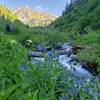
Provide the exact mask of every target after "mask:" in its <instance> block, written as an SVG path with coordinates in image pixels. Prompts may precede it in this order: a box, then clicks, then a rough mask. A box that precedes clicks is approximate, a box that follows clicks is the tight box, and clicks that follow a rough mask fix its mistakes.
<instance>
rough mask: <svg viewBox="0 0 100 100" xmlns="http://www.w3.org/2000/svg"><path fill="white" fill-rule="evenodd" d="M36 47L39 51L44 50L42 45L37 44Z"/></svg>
mask: <svg viewBox="0 0 100 100" xmlns="http://www.w3.org/2000/svg"><path fill="white" fill-rule="evenodd" d="M36 48H37V50H38V51H40V52H44V51H45V48H44V47H43V46H42V45H38V46H37V47H36Z"/></svg>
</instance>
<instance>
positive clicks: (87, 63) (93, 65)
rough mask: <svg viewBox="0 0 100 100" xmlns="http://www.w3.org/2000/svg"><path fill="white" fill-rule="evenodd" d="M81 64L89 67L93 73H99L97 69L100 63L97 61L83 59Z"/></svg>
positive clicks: (86, 67)
mask: <svg viewBox="0 0 100 100" xmlns="http://www.w3.org/2000/svg"><path fill="white" fill-rule="evenodd" d="M81 64H82V66H83V68H85V69H87V70H88V71H89V72H91V73H92V74H93V75H98V71H97V66H98V64H96V63H95V62H91V61H87V60H84V61H81Z"/></svg>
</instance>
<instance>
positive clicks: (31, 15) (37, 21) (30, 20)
mask: <svg viewBox="0 0 100 100" xmlns="http://www.w3.org/2000/svg"><path fill="white" fill-rule="evenodd" d="M12 12H13V13H14V14H15V15H16V16H17V18H18V19H19V20H20V21H22V22H23V23H24V24H28V25H30V26H45V25H48V24H50V23H51V22H52V21H54V20H56V18H57V17H56V16H53V15H50V14H48V13H47V12H44V11H36V10H32V9H31V8H29V7H27V6H26V7H21V8H18V9H15V10H12Z"/></svg>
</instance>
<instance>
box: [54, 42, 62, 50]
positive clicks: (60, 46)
mask: <svg viewBox="0 0 100 100" xmlns="http://www.w3.org/2000/svg"><path fill="white" fill-rule="evenodd" d="M53 48H54V49H55V50H61V49H62V43H58V44H53Z"/></svg>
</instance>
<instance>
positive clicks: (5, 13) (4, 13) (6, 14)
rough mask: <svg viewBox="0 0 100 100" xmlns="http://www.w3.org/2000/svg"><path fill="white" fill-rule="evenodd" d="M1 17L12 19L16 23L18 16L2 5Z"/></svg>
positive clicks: (0, 7)
mask: <svg viewBox="0 0 100 100" xmlns="http://www.w3.org/2000/svg"><path fill="white" fill-rule="evenodd" d="M0 16H3V17H5V18H6V19H10V20H12V21H14V20H15V19H16V16H15V15H14V14H13V13H12V12H11V11H10V10H9V9H8V8H6V7H4V6H2V5H0Z"/></svg>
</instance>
